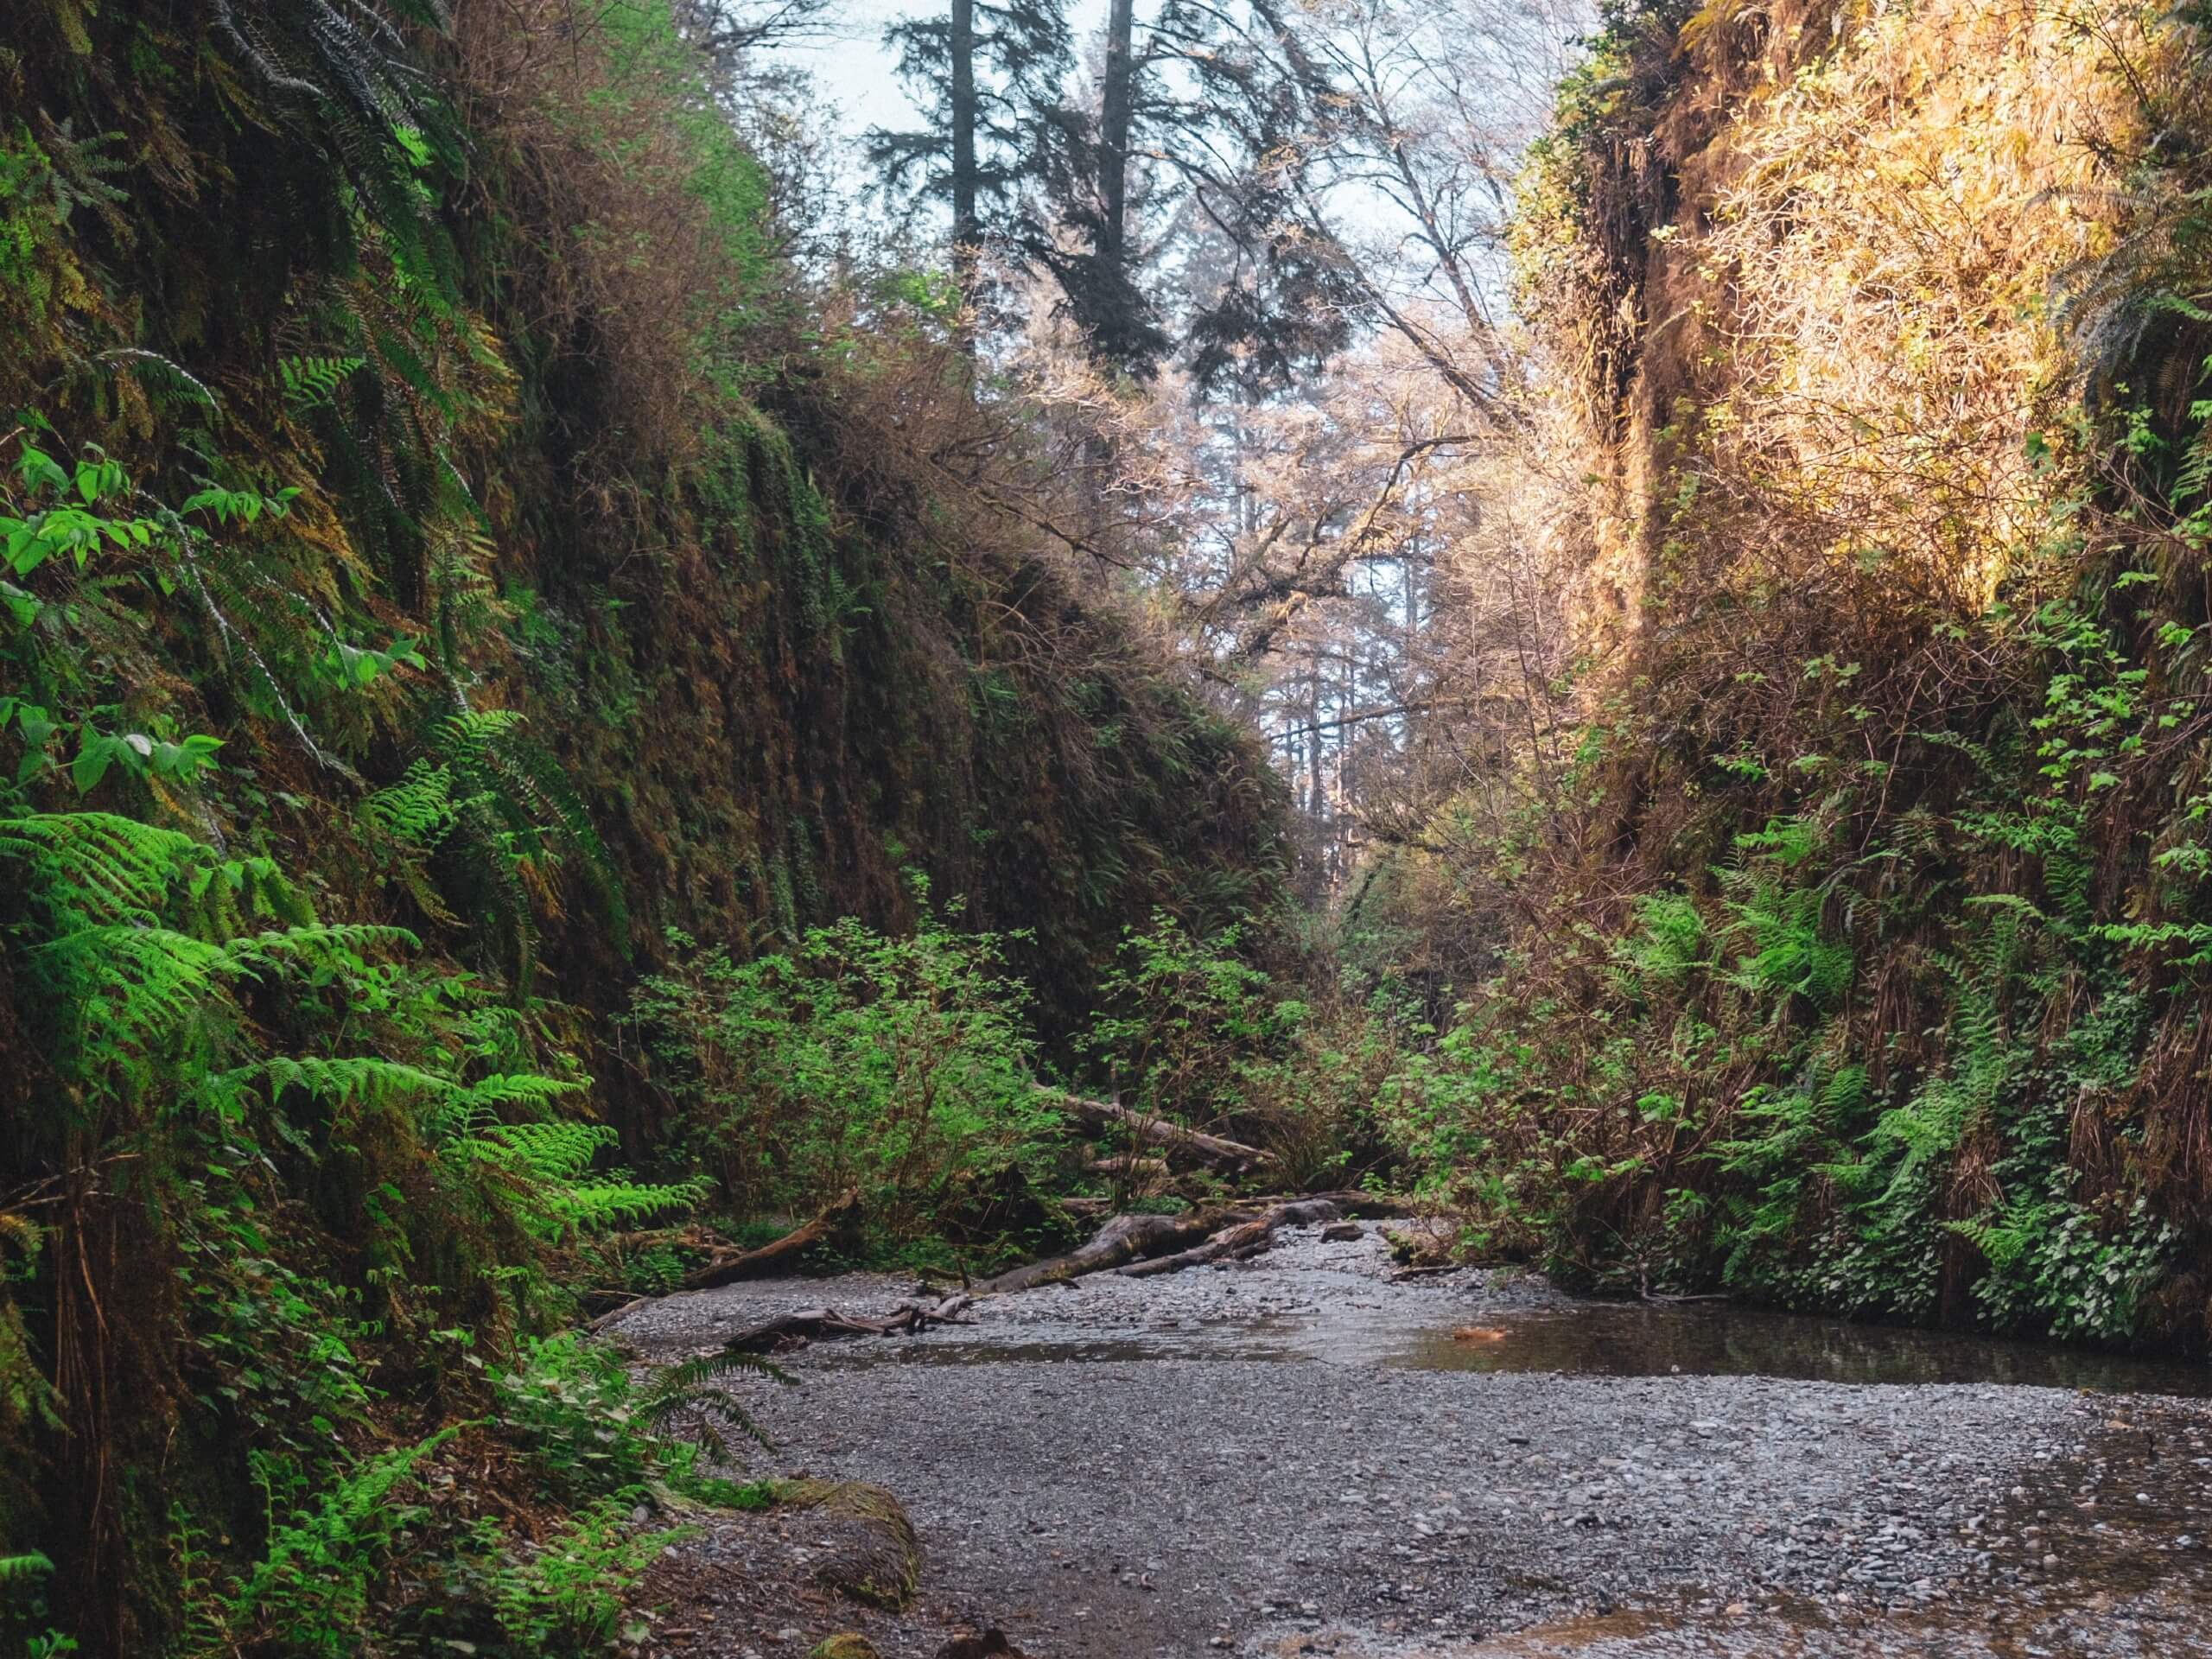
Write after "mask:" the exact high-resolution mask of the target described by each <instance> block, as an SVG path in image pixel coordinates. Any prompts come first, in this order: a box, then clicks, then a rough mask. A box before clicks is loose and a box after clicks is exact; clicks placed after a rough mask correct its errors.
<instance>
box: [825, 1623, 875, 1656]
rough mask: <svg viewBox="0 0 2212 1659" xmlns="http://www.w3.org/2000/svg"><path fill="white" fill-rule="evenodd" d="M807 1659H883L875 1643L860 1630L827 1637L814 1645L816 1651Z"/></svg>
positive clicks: (841, 1632) (841, 1631)
mask: <svg viewBox="0 0 2212 1659" xmlns="http://www.w3.org/2000/svg"><path fill="white" fill-rule="evenodd" d="M806 1659H881V1656H880V1655H879V1654H878V1653H877V1652H876V1650H875V1643H873V1642H871V1641H869V1640H868V1637H864V1636H862V1635H861V1633H860V1632H859V1631H858V1630H840V1631H838V1632H837V1634H836V1635H835V1636H826V1637H823V1638H822V1640H821V1641H819V1642H817V1643H815V1644H814V1651H813V1652H811V1653H810V1654H808V1655H807V1656H806Z"/></svg>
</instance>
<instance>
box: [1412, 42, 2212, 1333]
mask: <svg viewBox="0 0 2212 1659" xmlns="http://www.w3.org/2000/svg"><path fill="white" fill-rule="evenodd" d="M1592 46H1593V48H1594V50H1593V54H1592V58H1591V59H1590V60H1589V61H1588V62H1587V64H1586V67H1585V68H1584V69H1583V70H1582V71H1581V72H1579V73H1577V74H1576V75H1575V76H1574V77H1573V78H1572V79H1570V81H1569V83H1568V85H1567V86H1566V87H1565V88H1564V89H1563V93H1562V97H1561V99H1560V103H1559V105H1558V120H1557V123H1556V126H1555V129H1554V131H1553V133H1552V134H1551V135H1550V136H1549V137H1548V138H1547V139H1546V140H1545V142H1544V143H1541V144H1540V145H1539V146H1537V147H1536V149H1535V152H1534V154H1533V156H1532V157H1531V168H1530V172H1529V178H1528V180H1527V181H1526V185H1525V188H1524V189H1523V191H1522V197H1521V207H1522V219H1521V225H1520V230H1519V243H1520V248H1521V253H1522V271H1521V275H1522V305H1523V308H1524V309H1525V310H1526V311H1527V312H1528V313H1529V315H1531V318H1532V321H1533V322H1534V324H1535V328H1536V330H1537V332H1538V334H1540V335H1541V336H1542V337H1543V339H1544V340H1545V341H1546V342H1547V345H1548V350H1549V352H1550V353H1551V357H1552V360H1553V361H1554V362H1555V363H1557V364H1559V365H1563V366H1565V365H1573V366H1574V367H1578V368H1579V369H1580V371H1581V372H1580V375H1579V376H1576V377H1574V378H1573V392H1574V394H1575V402H1576V404H1578V407H1577V408H1576V409H1575V410H1573V414H1572V423H1573V432H1572V434H1571V435H1568V436H1564V437H1561V438H1560V439H1557V440H1554V441H1553V442H1556V443H1557V445H1558V447H1559V450H1560V453H1561V454H1573V457H1574V459H1573V469H1574V470H1575V471H1576V472H1578V473H1585V474H1586V476H1585V479H1584V489H1585V495H1584V497H1583V499H1584V501H1585V502H1586V505H1587V508H1588V511H1589V515H1590V516H1589V518H1588V521H1587V522H1586V524H1581V525H1579V526H1577V527H1575V528H1573V529H1572V530H1570V531H1567V532H1565V534H1566V535H1567V537H1571V538H1572V540H1573V543H1574V550H1575V553H1576V555H1577V556H1580V557H1581V558H1582V559H1583V560H1584V562H1585V563H1586V567H1587V568H1588V569H1589V570H1590V571H1591V573H1592V576H1593V579H1595V580H1597V581H1599V582H1604V583H1605V584H1608V585H1610V586H1611V587H1613V588H1615V589H1616V590H1617V591H1618V597H1619V599H1620V601H1621V602H1620V607H1619V612H1618V616H1617V617H1615V618H1613V619H1612V620H1610V621H1606V622H1604V623H1602V624H1593V625H1592V626H1593V628H1596V629H1597V630H1599V631H1600V632H1604V633H1605V635H1606V636H1607V638H1606V643H1607V644H1608V645H1609V646H1610V648H1611V653H1610V654H1611V660H1610V662H1609V664H1607V667H1606V668H1605V671H1603V672H1602V673H1600V674H1599V675H1597V676H1594V677H1593V678H1592V681H1591V682H1590V683H1591V684H1592V687H1593V691H1594V695H1593V696H1592V699H1591V701H1590V702H1589V704H1588V705H1587V706H1588V710H1589V719H1588V722H1587V724H1586V727H1585V728H1584V731H1583V734H1582V741H1581V743H1580V749H1579V753H1577V755H1576V758H1575V759H1574V760H1573V763H1572V765H1571V766H1567V767H1564V768H1562V769H1561V771H1560V773H1559V788H1558V791H1557V793H1556V794H1555V795H1554V796H1552V797H1551V798H1549V799H1548V801H1547V804H1546V806H1545V809H1544V817H1545V822H1544V834H1545V836H1548V837H1549V838H1551V840H1552V844H1553V845H1554V847H1555V848H1557V849H1559V851H1558V852H1557V854H1556V855H1555V856H1554V855H1541V856H1539V857H1537V858H1536V859H1535V860H1533V861H1530V863H1529V864H1526V865H1524V864H1522V863H1520V860H1521V859H1522V849H1525V848H1526V847H1527V846H1528V844H1529V843H1528V842H1527V841H1526V840H1524V839H1522V829H1521V828H1520V827H1519V825H1518V824H1517V823H1516V822H1515V821H1514V820H1513V819H1512V818H1511V817H1504V818H1502V819H1501V818H1493V819H1492V820H1491V823H1492V825H1493V826H1494V827H1493V828H1492V829H1486V830H1484V831H1481V832H1479V833H1478V834H1476V835H1474V836H1470V837H1469V838H1468V839H1467V841H1466V842H1464V843H1462V844H1463V845H1465V846H1466V847H1468V848H1470V849H1474V850H1471V851H1467V852H1463V853H1459V854H1456V855H1454V856H1455V857H1456V858H1457V860H1458V862H1459V867H1461V868H1466V867H1469V866H1474V865H1476V864H1477V863H1478V861H1479V860H1480V859H1481V858H1482V856H1483V855H1484V852H1486V851H1491V850H1492V849H1494V852H1495V860H1496V862H1497V865H1498V866H1500V867H1501V868H1502V869H1503V872H1504V874H1505V875H1506V879H1507V880H1508V882H1509V883H1510V886H1511V887H1512V888H1513V889H1514V904H1513V906H1512V907H1510V909H1505V910H1503V911H1501V912H1493V913H1498V914H1501V915H1503V916H1506V917H1510V919H1507V920H1505V921H1504V922H1503V925H1504V926H1506V927H1510V929H1511V930H1512V938H1511V941H1510V948H1509V949H1508V950H1507V951H1506V952H1505V955H1504V960H1503V971H1502V972H1501V973H1500V974H1499V975H1498V977H1497V980H1496V981H1495V982H1494V983H1492V984H1491V985H1490V986H1489V987H1487V988H1485V989H1484V992H1483V993H1482V995H1479V996H1478V997H1477V998H1475V999H1474V1000H1473V1001H1472V1003H1471V1006H1470V1008H1469V1010H1468V1017H1467V1019H1466V1020H1465V1025H1464V1028H1463V1031H1462V1032H1461V1033H1459V1039H1458V1040H1459V1042H1461V1043H1463V1044H1464V1045H1465V1046H1464V1047H1463V1048H1462V1049H1460V1051H1459V1053H1457V1054H1456V1055H1452V1056H1450V1057H1449V1058H1450V1064H1448V1065H1445V1066H1443V1067H1441V1068H1440V1069H1439V1070H1438V1071H1435V1072H1434V1073H1433V1074H1430V1075H1423V1074H1421V1073H1420V1072H1419V1071H1415V1072H1414V1073H1412V1074H1409V1076H1408V1084H1409V1087H1408V1090H1407V1093H1406V1096H1404V1098H1405V1099H1406V1101H1407V1102H1408V1104H1409V1106H1410V1107H1411V1108H1412V1109H1410V1110H1409V1111H1408V1113H1407V1114H1406V1116H1405V1117H1404V1119H1403V1122H1405V1123H1406V1125H1407V1127H1408V1130H1409V1132H1410V1135H1411V1136H1413V1137H1427V1138H1429V1140H1430V1144H1431V1145H1432V1146H1433V1147H1434V1149H1435V1154H1436V1155H1435V1164H1436V1166H1437V1167H1438V1172H1439V1174H1440V1176H1444V1177H1447V1178H1448V1177H1456V1176H1458V1175H1459V1174H1461V1173H1464V1169H1465V1163H1466V1162H1467V1161H1468V1160H1470V1159H1472V1160H1479V1161H1480V1163H1481V1164H1482V1165H1483V1166H1484V1171H1483V1175H1484V1179H1481V1180H1478V1181H1469V1182H1468V1183H1467V1185H1466V1186H1465V1191H1466V1192H1468V1194H1469V1196H1470V1198H1471V1200H1472V1203H1473V1205H1474V1207H1475V1208H1476V1209H1477V1210H1478V1211H1479V1212H1480V1216H1481V1222H1482V1230H1483V1231H1484V1233H1485V1234H1487V1235H1488V1236H1491V1237H1492V1238H1493V1239H1496V1240H1498V1241H1500V1242H1502V1243H1503V1247H1504V1248H1509V1249H1529V1250H1535V1251H1541V1252H1543V1253H1544V1254H1546V1255H1548V1257H1549V1259H1550V1260H1551V1261H1553V1262H1554V1263H1555V1264H1557V1265H1558V1266H1559V1267H1560V1268H1563V1269H1565V1270H1567V1271H1571V1272H1573V1273H1575V1274H1580V1275H1583V1276H1586V1277H1588V1278H1592V1279H1599V1280H1605V1281H1611V1282H1612V1283H1615V1284H1622V1285H1641V1284H1643V1283H1645V1282H1647V1281H1648V1282H1650V1283H1654V1284H1657V1283H1663V1282H1669V1281H1671V1282H1673V1283H1675V1284H1676V1285H1679V1286H1684V1287H1688V1286H1703V1285H1714V1284H1719V1285H1726V1286H1727V1287H1730V1288H1732V1289H1734V1290H1736V1291H1738V1292H1740V1293H1743V1294H1750V1295H1756V1296H1758V1297H1761V1298H1764V1299H1769V1300H1777V1301H1782V1302H1785V1303H1789V1304H1791V1305H1796V1306H1818V1307H1822V1308H1827V1309H1830V1310H1834V1311H1839V1312H1846V1313H1855V1314H1860V1315H1866V1316H1874V1317H1881V1318H1885V1319H1903V1320H1910V1321H1915V1322H1929V1323H1936V1322H1942V1323H1955V1324H1976V1325H1988V1326H1994V1327H1998V1328H2001V1329H2005V1330H2008V1331H2018V1332H2037V1333H2050V1334H2053V1335H2056V1336H2060V1337H2063V1338H2069V1339H2079V1340H2087V1341H2094V1342H2105V1343H2113V1342H2125V1341H2133V1340H2139V1339H2142V1338H2181V1339H2183V1340H2188V1341H2193V1342H2196V1343H2199V1344H2202V1343H2203V1342H2205V1341H2206V1340H2207V1339H2208V1338H2212V1283H2208V1280H2207V1277H2206V1274H2205V1271H2204V1268H2203V1263H2204V1262H2205V1261H2206V1260H2207V1259H2208V1257H2207V1245H2208V1242H2212V1136H2208V1135H2207V1134H2206V1132H2205V1131H2206V1122H2207V1120H2206V1116H2205V1102H2206V1100H2207V1098H2208V1096H2207V1092H2206V1090H2205V1084H2204V1079H2205V1076H2206V1073H2205V1070H2204V1067H2205V1061H2206V1058H2207V1055H2208V1053H2212V1020H2208V1018H2207V1009H2208V1007H2212V1001H2208V996H2207V992H2208V990H2212V881H2208V880H2207V879H2206V878H2207V876H2208V875H2209V874H2212V846H2208V843H2207V841H2206V838H2205V825H2206V824H2207V823H2208V822H2212V796H2209V795H2208V793H2207V791H2206V789H2205V779H2206V778H2207V775H2208V770H2209V769H2212V677H2208V672H2207V663H2208V659H2207V657H2206V654H2205V652H2204V649H2203V641H2204V639H2206V638H2207V635H2206V634H2205V632H2204V630H2205V626H2206V617H2207V610H2206V605H2205V584H2204V579H2203V578H2204V571H2205V567H2206V559H2207V555H2208V552H2212V513H2208V511H2207V507H2206V499H2207V495H2206V486H2207V483H2208V480H2212V419H2208V416H2212V403H2207V402H2206V400H2205V398H2204V395H2203V386H2204V383H2205V382H2204V376H2205V370H2206V363H2207V353H2208V350H2212V320H2208V317H2207V314H2206V312H2205V309H2204V307H2203V305H2202V295H2203V294H2204V293H2205V292H2206V291H2207V289H2208V286H2212V216H2208V213H2207V211H2206V204H2207V201H2208V200H2212V198H2208V195H2207V189H2208V187H2212V166H2208V163H2207V159H2206V158H2207V156H2212V123H2208V119H2207V113H2208V111H2212V99H2208V98H2207V96H2206V89H2207V87H2208V85H2212V48H2209V47H2208V36H2207V35H2206V32H2205V28H2204V19H2203V17H2202V14H2201V13H2195V12H2184V11H2175V10H2161V11H2155V12H2153V11H2144V10H2139V9H2137V8H2134V7H2132V6H2129V5H2126V4H2120V3H2105V0H2089V3H2088V4H2087V5H2086V6H2085V8H2083V9H2082V10H2079V11H2069V12H2068V13H2066V14H2065V15H2063V16H2058V15H2055V14H2052V13H2049V12H2046V11H2043V10H2037V9H2036V8H2034V7H2028V6H2013V5H1992V4H1985V3H1975V0H1928V3H1922V4H1916V5H1914V6H1912V7H1910V8H1909V9H1896V8H1890V9H1883V8H1866V7H1858V6H1847V5H1838V4H1832V3H1827V0H1817V3H1790V4H1782V5H1776V6H1770V7H1764V8H1750V7H1744V6H1738V5H1734V4H1730V3H1722V0H1716V3H1711V4H1703V5H1699V4H1695V3H1692V0H1652V3H1634V4H1625V5H1621V6H1617V7H1609V8H1607V9H1606V20H1605V27H1604V29H1602V30H1600V31H1599V35H1598V36H1597V38H1596V39H1595V40H1594V41H1593V42H1592ZM2088 132H2094V133H2095V134H2096V135H2097V136H2096V137H2095V138H2094V139H2093V140H2088V141H2085V140H2084V137H2083V135H2084V134H2085V133H2088ZM1463 810H1464V811H1465V815H1466V816H1467V817H1468V818H1470V819H1471V821H1473V822H1476V823H1480V822H1482V818H1481V814H1482V812H1483V810H1484V809H1483V807H1482V805H1481V803H1480V802H1479V801H1478V800H1477V799H1476V798H1475V792H1474V791H1470V793H1469V794H1468V796H1467V797H1465V798H1463V799H1462V800H1461V801H1459V802H1456V803H1454V804H1453V805H1452V807H1451V809H1450V810H1448V811H1447V812H1446V813H1445V814H1443V815H1440V817H1439V819H1438V821H1437V824H1436V841H1437V842H1438V843H1439V844H1440V845H1445V844H1449V842H1448V838H1449V836H1451V835H1453V834H1457V833H1458V831H1457V830H1456V829H1453V828H1452V825H1453V823H1455V821H1456V820H1455V815H1458V814H1460V813H1461V812H1462V811H1463ZM1446 863H1447V868H1449V867H1450V862H1449V861H1446ZM1518 872H1525V875H1524V874H1520V873H1518ZM1449 902H1450V899H1449V896H1448V894H1447V895H1446V903H1449ZM1521 906H1525V909H1522V908H1520V907H1521ZM1439 1131H1441V1132H1439ZM1455 1165H1456V1166H1458V1167H1456V1168H1455V1167H1454V1166H1455Z"/></svg>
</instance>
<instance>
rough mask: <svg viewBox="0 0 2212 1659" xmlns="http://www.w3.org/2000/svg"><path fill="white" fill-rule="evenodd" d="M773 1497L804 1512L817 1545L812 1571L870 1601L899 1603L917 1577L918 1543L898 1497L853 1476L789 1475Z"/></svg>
mask: <svg viewBox="0 0 2212 1659" xmlns="http://www.w3.org/2000/svg"><path fill="white" fill-rule="evenodd" d="M776 1498H777V1502H778V1503H780V1504H784V1505H786V1506H788V1507H790V1508H792V1509H796V1510H805V1511H806V1512H807V1524H808V1527H809V1528H810V1529H812V1531H813V1534H814V1536H815V1538H816V1540H817V1541H818V1543H819V1545H820V1546H821V1549H822V1554H820V1556H819V1557H818V1558H817V1562H816V1566H815V1576H816V1577H817V1578H818V1579H819V1580H821V1581H822V1582H823V1584H824V1585H826V1586H828V1587H829V1588H830V1589H832V1590H836V1591H840V1592H842V1593H844V1594H846V1595H849V1596H850V1597H852V1598H853V1599H855V1600H856V1601H864V1602H867V1603H868V1604H869V1605H871V1606H876V1607H889V1608H893V1609H897V1608H901V1607H904V1606H905V1605H906V1604H907V1603H908V1602H910V1601H912V1599H913V1598H914V1592H916V1591H917V1590H918V1589H919V1588H920V1587H921V1582H922V1545H921V1540H920V1539H919V1538H918V1537H917V1536H916V1535H915V1532H914V1524H913V1522H911V1521H909V1520H908V1519H907V1518H906V1510H903V1509H901V1508H899V1500H898V1499H897V1498H895V1497H893V1496H892V1495H891V1494H890V1493H889V1492H887V1491H884V1489H883V1488H882V1487H880V1486H870V1485H868V1484H864V1483H863V1482H861V1481H856V1480H791V1481H785V1482H783V1483H782V1484H780V1485H779V1487H778V1488H777V1492H776Z"/></svg>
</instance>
